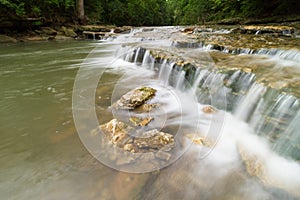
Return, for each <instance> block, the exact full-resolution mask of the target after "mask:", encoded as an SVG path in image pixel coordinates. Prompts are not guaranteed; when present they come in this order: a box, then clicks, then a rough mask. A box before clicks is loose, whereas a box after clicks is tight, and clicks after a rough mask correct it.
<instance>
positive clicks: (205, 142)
mask: <svg viewBox="0 0 300 200" xmlns="http://www.w3.org/2000/svg"><path fill="white" fill-rule="evenodd" d="M186 137H187V138H188V139H190V140H192V141H193V143H194V144H197V145H201V146H206V147H213V144H212V142H211V141H209V140H208V139H207V138H205V137H202V136H200V135H199V134H187V135H186Z"/></svg>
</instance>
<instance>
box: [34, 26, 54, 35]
mask: <svg viewBox="0 0 300 200" xmlns="http://www.w3.org/2000/svg"><path fill="white" fill-rule="evenodd" d="M36 32H38V33H40V34H43V35H51V36H56V35H57V31H56V30H54V29H52V28H50V27H41V28H40V29H39V30H37V31H36Z"/></svg>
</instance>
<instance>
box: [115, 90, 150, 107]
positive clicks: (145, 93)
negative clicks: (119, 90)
mask: <svg viewBox="0 0 300 200" xmlns="http://www.w3.org/2000/svg"><path fill="white" fill-rule="evenodd" d="M155 93H156V90H155V89H153V88H151V87H141V88H138V89H135V90H131V91H129V92H128V93H126V94H124V95H123V96H122V97H121V98H120V100H118V101H117V103H116V107H117V108H120V109H129V110H131V109H134V108H137V107H138V106H140V105H142V104H144V103H145V102H146V101H148V100H149V99H151V98H153V97H154V95H155Z"/></svg>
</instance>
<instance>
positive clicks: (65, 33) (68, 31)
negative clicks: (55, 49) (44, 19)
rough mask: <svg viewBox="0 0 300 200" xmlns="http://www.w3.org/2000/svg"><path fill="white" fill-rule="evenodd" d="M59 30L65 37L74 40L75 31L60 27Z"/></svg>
mask: <svg viewBox="0 0 300 200" xmlns="http://www.w3.org/2000/svg"><path fill="white" fill-rule="evenodd" d="M61 30H62V32H63V33H64V35H65V36H68V37H73V38H75V37H76V36H77V34H76V33H75V31H74V30H73V29H72V28H66V27H64V26H62V27H61Z"/></svg>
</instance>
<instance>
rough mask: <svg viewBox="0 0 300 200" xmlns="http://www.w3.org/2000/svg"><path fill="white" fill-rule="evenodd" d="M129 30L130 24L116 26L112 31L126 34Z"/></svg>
mask: <svg viewBox="0 0 300 200" xmlns="http://www.w3.org/2000/svg"><path fill="white" fill-rule="evenodd" d="M130 31H131V27H130V26H123V27H117V28H115V29H114V33H122V34H127V33H130Z"/></svg>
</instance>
